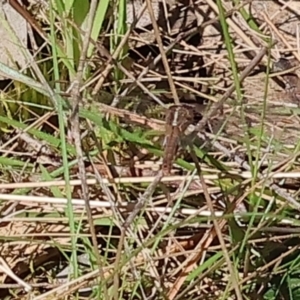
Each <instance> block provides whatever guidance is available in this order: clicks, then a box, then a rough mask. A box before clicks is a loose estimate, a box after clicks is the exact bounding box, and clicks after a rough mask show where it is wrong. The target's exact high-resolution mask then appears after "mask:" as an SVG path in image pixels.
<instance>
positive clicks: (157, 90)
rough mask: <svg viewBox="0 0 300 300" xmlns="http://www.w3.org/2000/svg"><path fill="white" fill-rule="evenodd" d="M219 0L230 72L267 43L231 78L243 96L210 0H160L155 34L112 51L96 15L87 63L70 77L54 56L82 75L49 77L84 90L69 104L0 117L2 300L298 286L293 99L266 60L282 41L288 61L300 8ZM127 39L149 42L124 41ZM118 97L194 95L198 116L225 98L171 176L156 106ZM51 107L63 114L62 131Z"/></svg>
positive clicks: (244, 295) (257, 291)
mask: <svg viewBox="0 0 300 300" xmlns="http://www.w3.org/2000/svg"><path fill="white" fill-rule="evenodd" d="M91 2H92V3H94V2H93V1H91ZM147 2H148V1H146V2H145V3H147ZM220 2H221V3H222V5H223V7H224V10H225V14H226V15H227V24H228V33H229V34H230V37H231V46H232V49H233V53H234V61H235V62H236V65H237V73H236V75H238V76H239V78H240V75H241V73H242V72H243V71H244V70H245V68H246V67H247V66H248V65H249V64H253V61H254V60H253V59H254V57H255V56H256V55H257V54H258V53H259V52H260V51H261V49H262V48H264V47H267V48H268V51H266V52H268V53H267V54H266V55H264V56H263V58H262V60H261V61H259V62H258V63H254V64H253V70H252V71H251V72H250V74H248V76H247V78H246V79H245V80H244V81H243V82H242V84H241V88H242V97H240V95H239V92H238V87H237V85H238V83H237V82H235V81H234V66H233V65H232V64H231V63H230V59H229V57H230V50H229V48H228V45H227V44H226V43H225V35H226V34H225V33H224V30H226V28H225V29H224V27H222V26H221V25H220V23H219V18H218V16H219V15H220V14H219V9H218V6H217V4H216V3H217V1H210V0H206V1H198V2H195V3H194V7H193V6H192V5H191V6H190V7H188V6H187V5H186V4H183V5H182V6H181V7H179V8H173V10H171V8H170V7H168V9H169V10H170V11H171V13H172V16H171V17H170V23H169V24H164V23H165V22H162V21H163V20H165V18H164V12H163V11H159V14H160V18H159V20H158V23H159V24H158V25H159V26H161V27H163V28H164V31H163V33H161V34H160V37H161V39H157V37H158V33H157V32H156V33H153V32H152V35H151V34H150V35H149V32H148V33H147V34H148V35H145V34H144V33H143V32H142V30H141V29H139V30H136V31H135V32H133V31H132V30H131V31H130V30H129V31H128V32H126V31H125V32H121V38H120V39H119V40H117V43H116V46H115V48H113V49H110V48H109V42H108V39H109V36H111V35H112V33H113V32H112V31H111V30H112V26H109V24H108V25H107V24H106V23H104V24H103V27H102V30H101V36H100V37H99V40H100V42H99V44H98V45H97V46H95V48H94V51H93V55H92V59H91V60H89V61H88V60H87V59H86V55H85V54H84V51H83V49H84V47H85V46H87V43H88V39H84V36H82V41H83V42H82V44H80V47H79V48H80V49H79V50H80V54H81V59H79V60H78V64H77V65H76V70H77V71H78V69H79V70H80V67H79V66H80V62H84V63H83V65H82V67H83V69H82V70H83V73H82V74H81V73H80V72H77V73H76V72H75V73H74V74H75V75H74V74H73V75H74V76H73V77H72V76H71V75H70V74H71V72H70V70H68V69H67V67H66V66H65V65H63V66H62V69H60V71H61V73H62V74H61V77H63V78H65V77H66V78H67V79H68V80H69V81H73V83H74V81H75V78H77V80H78V87H77V88H76V86H75V87H74V85H71V82H70V84H69V83H68V84H65V83H64V84H61V85H60V86H59V88H60V91H61V94H62V95H64V96H69V97H71V101H70V102H71V104H72V105H74V104H76V103H77V101H78V100H79V106H80V109H79V112H76V110H74V111H75V114H72V113H71V112H70V111H69V110H67V109H64V111H63V112H60V111H59V110H57V111H54V112H50V113H47V114H46V113H45V114H43V116H39V115H35V116H34V117H33V118H32V119H31V120H30V122H25V121H24V120H21V121H20V123H12V122H10V123H9V122H8V121H7V120H6V119H3V118H2V119H0V122H3V121H5V120H6V121H5V122H7V125H9V128H10V131H8V132H7V133H6V135H3V136H2V137H1V138H2V144H1V146H0V150H1V152H2V154H3V155H2V160H1V162H0V163H1V164H2V166H3V170H2V171H1V183H0V193H1V194H0V199H1V200H2V202H1V216H2V219H0V220H1V227H0V236H1V237H2V245H1V256H0V257H1V261H0V267H1V272H2V275H1V282H2V283H3V284H1V285H0V287H1V290H0V295H1V297H2V298H3V299H5V297H6V298H7V299H22V298H24V299H25V298H27V297H28V295H30V296H32V299H36V300H38V299H63V298H65V299H73V298H74V299H75V298H76V297H77V299H82V298H84V297H86V298H88V297H90V299H200V298H201V299H297V297H299V296H298V294H299V291H298V289H297V284H298V281H297V280H298V273H297V272H298V271H297V270H298V260H299V257H300V256H299V249H298V244H299V229H298V226H299V208H300V204H299V203H298V201H297V200H298V190H299V176H300V173H299V161H298V148H299V133H298V132H299V116H298V113H299V109H298V104H299V103H295V101H294V100H293V101H292V100H291V98H290V95H289V94H288V93H287V92H286V89H285V83H284V82H283V80H282V77H280V76H276V74H275V75H273V74H272V76H271V74H270V72H269V67H270V68H271V65H272V62H273V61H274V60H276V59H278V58H279V57H282V56H284V55H287V54H289V55H291V56H294V58H295V59H299V53H298V44H299V42H298V39H299V37H298V30H297V28H298V27H297V26H298V21H297V16H299V11H300V5H299V4H298V3H297V2H295V1H287V2H283V1H277V2H275V1H245V3H242V4H237V5H238V9H237V8H236V7H234V6H233V5H232V3H229V1H220ZM232 2H234V1H232ZM246 2H247V3H248V4H247V3H246ZM168 3H171V2H168ZM249 3H251V4H249ZM152 4H153V8H154V9H155V1H153V3H152ZM249 5H251V6H249ZM241 9H245V12H244V13H249V14H250V15H251V17H252V21H253V22H255V24H256V26H257V27H255V24H254V23H251V22H250V21H249V22H248V23H247V22H246V21H245V14H244V17H243V12H242V11H241ZM180 11H181V12H180ZM187 11H188V12H187ZM156 13H157V12H156ZM154 15H155V14H154ZM43 16H44V17H45V18H48V17H47V16H46V14H45V15H44V14H43V15H42V16H40V18H39V19H41V18H42V17H43ZM184 16H188V18H185V17H184ZM70 19H71V18H70ZM178 20H180V21H178ZM184 20H186V21H185V23H184ZM44 21H45V19H44ZM46 21H47V22H49V20H48V19H47V20H46ZM70 21H71V20H70ZM56 22H57V23H56V25H57V27H56V29H57V32H56V33H57V36H55V38H56V40H57V41H59V42H61V43H62V45H63V47H66V48H67V45H66V44H64V42H66V41H65V40H63V39H62V40H61V39H60V37H61V36H64V35H63V34H64V30H65V29H66V28H65V27H64V26H68V25H67V24H69V25H70V23H72V22H69V23H68V22H65V20H64V19H63V18H61V16H60V15H59V14H57V15H56ZM152 23H153V20H152ZM58 24H60V26H58ZM176 24H177V25H176ZM178 24H179V25H178ZM196 24H198V26H199V29H198V31H197V32H196V31H195V28H196ZM73 25H74V24H72V26H73ZM110 25H111V24H110ZM164 26H165V27H164ZM168 26H169V31H168ZM40 30H43V31H44V28H42V26H41V29H40ZM60 30H61V31H60ZM120 30H121V29H120ZM149 30H151V26H150V29H149ZM199 30H200V32H201V35H200V36H199V34H198V35H197V34H196V33H198V32H199ZM193 31H195V32H193ZM78 32H79V30H78ZM168 32H169V34H168ZM187 32H188V33H189V34H187ZM190 34H193V35H194V37H193V38H191V39H188V38H187V37H188V36H189V35H190ZM76 38H77V37H76ZM155 38H156V39H155ZM270 38H272V41H270ZM133 40H135V41H137V40H139V42H140V43H141V42H145V41H147V42H151V45H150V46H151V47H150V48H147V46H144V47H143V48H139V49H138V48H134V49H133V48H132V47H136V44H133V42H132V41H133ZM275 40H276V42H277V43H276V44H275V45H273V42H274V41H275ZM128 41H130V42H129V43H127V42H128ZM133 45H134V46H133ZM168 46H170V47H168ZM226 46H227V48H226ZM127 47H128V48H129V49H130V51H129V52H127V51H126V49H128V48H127ZM130 47H131V48H130ZM166 47H168V48H170V49H172V52H171V53H170V52H169V53H166V52H167V51H166ZM149 49H150V50H149ZM51 50H53V48H51ZM122 51H123V54H122ZM35 54H37V53H35ZM127 54H128V56H127V57H126V59H125V58H124V56H122V55H125V56H126V55H127ZM51 55H53V53H52V54H51ZM87 62H88V63H87ZM85 63H87V64H88V72H85V71H86V69H85V67H86V66H87V65H84V64H85ZM60 67H61V65H60ZM53 68H54V70H55V66H54V67H53ZM63 71H64V72H65V73H67V74H68V76H65V73H64V72H63ZM53 72H54V71H53ZM141 74H143V75H141ZM71 77H72V80H70V78H71ZM53 78H55V77H54V75H53ZM136 78H139V81H137V80H136ZM232 85H235V86H236V88H235V89H234V91H233V92H232V93H228V91H229V90H230V87H231V86H232ZM65 86H69V87H70V86H71V87H72V89H70V88H65V89H64V88H62V87H65ZM51 87H52V88H53V89H54V86H51ZM57 87H58V86H55V89H54V90H56V91H57V92H58V90H57ZM70 90H71V96H70ZM104 92H105V93H110V94H111V98H112V99H109V100H112V101H113V103H117V102H119V103H118V104H117V108H112V107H107V106H105V105H103V104H102V105H101V104H99V103H98V102H106V104H107V102H108V99H107V98H106V97H105V96H104ZM80 93H82V94H83V96H84V98H85V99H86V100H84V101H82V100H81V97H80V98H77V97H78V96H79V95H80ZM226 93H227V94H226ZM224 94H225V95H226V97H224ZM119 95H121V96H127V97H128V99H132V98H135V99H138V100H139V101H140V102H141V101H146V100H151V101H152V104H153V106H155V105H156V106H157V103H156V102H155V101H157V100H160V101H162V102H163V104H165V103H176V101H180V102H187V101H192V102H194V103H195V102H198V104H201V107H204V109H203V110H202V111H201V113H202V114H203V115H204V118H205V116H208V115H209V114H210V112H211V111H212V110H213V108H214V107H215V106H216V105H218V103H220V99H222V97H223V100H224V105H222V106H221V107H220V109H218V111H217V113H216V114H213V115H211V116H210V118H209V122H208V123H209V124H205V128H203V129H202V130H201V131H200V132H199V133H198V137H197V138H195V140H194V144H195V147H194V151H195V153H196V155H197V157H198V160H199V161H200V168H199V167H198V168H197V169H196V170H195V168H194V167H195V161H194V160H193V159H191V155H189V154H188V151H183V153H178V154H179V155H178V157H179V158H180V159H178V160H177V161H176V167H175V164H174V170H173V173H172V174H170V175H169V176H162V174H161V173H160V171H159V170H160V168H161V162H160V161H161V160H160V157H161V155H162V151H161V143H160V139H159V138H158V133H155V135H154V136H153V135H152V134H153V132H152V131H151V130H149V128H151V129H155V130H157V129H160V130H164V127H163V125H164V123H163V122H162V121H161V120H157V118H158V114H157V113H154V114H153V116H152V119H150V118H149V117H148V118H143V117H142V116H141V115H140V114H139V112H138V113H136V112H135V111H132V110H130V109H129V108H128V107H127V106H126V105H124V102H122V101H123V100H122V99H123V98H118V96H119ZM51 97H52V96H51V95H50V98H51ZM66 99H69V100H70V98H67V97H66ZM158 106H161V105H158ZM118 107H122V109H120V108H118ZM26 109H28V108H26ZM104 113H105V116H104ZM60 114H61V115H60ZM78 114H79V116H80V122H79V123H78V127H76V126H75V125H76V121H77V120H79V119H77V118H76V116H78ZM0 116H1V117H2V114H1V115H0ZM57 116H67V117H68V119H69V120H71V124H69V125H70V126H69V134H67V135H66V140H64V139H62V136H60V135H59V134H61V133H62V131H61V130H59V129H58V125H57V123H59V122H61V119H60V120H59V122H58V121H57ZM74 116H75V117H74ZM50 117H52V119H50ZM53 119H54V121H53ZM62 119H63V118H62ZM20 124H22V125H24V127H21V125H20ZM28 124H30V125H28ZM45 124H47V126H45ZM60 124H62V123H60ZM198 125H199V124H198ZM28 126H31V127H33V128H34V129H35V130H36V131H34V130H33V129H30V130H29V128H28ZM21 128H22V129H23V130H20V129H21ZM49 128H50V129H49ZM196 128H197V127H196ZM198 129H199V127H198ZM25 131H27V133H25ZM46 133H47V134H46ZM66 133H67V131H66ZM74 137H77V139H76V138H75V139H74ZM63 143H66V146H65V148H64V147H63V146H62V147H61V145H63ZM80 148H83V150H84V151H83V152H82V155H80ZM64 159H67V160H68V161H67V163H66V161H64ZM36 162H37V163H36ZM196 165H197V163H196ZM66 172H67V173H66ZM68 177H69V178H68ZM85 177H86V178H87V181H86V182H85V180H83V179H84V178H85ZM68 186H70V190H68ZM68 197H69V198H70V200H69V202H68V201H67V199H68ZM86 200H88V201H86ZM68 203H69V204H68ZM70 203H71V204H70ZM67 207H69V210H68V209H67ZM89 210H90V212H89ZM86 211H88V213H87V212H86ZM91 228H92V229H93V230H92V229H91ZM96 248H99V249H100V250H99V251H98V250H97V251H96ZM96 253H99V254H96ZM82 254H84V256H81V255H82ZM81 260H82V261H81ZM81 263H83V264H84V265H83V266H82V265H81ZM66 267H67V269H65V271H64V272H65V273H64V275H65V277H64V278H59V274H60V272H61V271H62V270H64V268H66ZM60 275H61V274H60ZM68 275H69V276H70V277H71V278H67V277H68ZM61 276H62V275H61ZM91 287H94V292H93V293H92V294H91V289H90V288H91ZM84 289H85V291H86V292H87V294H88V296H87V294H85V295H83V294H82V293H83V291H84ZM78 292H79V294H78Z"/></svg>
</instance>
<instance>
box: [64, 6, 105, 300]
mask: <svg viewBox="0 0 300 300" xmlns="http://www.w3.org/2000/svg"><path fill="white" fill-rule="evenodd" d="M97 5H98V1H97V0H92V1H91V3H90V10H89V13H88V22H87V30H86V33H85V35H84V40H83V45H82V52H81V55H80V60H79V65H78V69H77V74H76V77H75V80H74V81H73V83H72V90H71V97H72V114H71V118H70V119H71V132H72V136H73V139H74V142H75V148H76V153H77V159H78V168H79V178H80V179H81V182H82V184H81V188H82V194H83V198H84V200H85V208H86V213H87V216H88V222H89V227H90V231H91V236H92V241H93V247H94V254H95V257H96V260H97V265H98V268H99V273H100V277H101V279H102V280H101V281H102V286H103V296H104V299H109V296H108V292H107V288H106V284H105V280H104V273H103V270H102V262H101V257H100V254H99V249H98V243H97V237H96V232H95V226H94V222H93V216H92V211H91V208H90V204H89V188H88V185H87V177H86V172H85V165H84V159H83V152H82V145H81V137H80V126H79V103H80V100H81V97H80V87H81V84H82V77H83V71H84V67H85V62H86V56H87V51H88V47H89V41H90V35H91V31H92V26H93V21H94V16H95V13H96V9H97ZM99 284H100V279H99Z"/></svg>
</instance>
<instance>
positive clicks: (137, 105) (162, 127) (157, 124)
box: [84, 93, 204, 175]
mask: <svg viewBox="0 0 300 300" xmlns="http://www.w3.org/2000/svg"><path fill="white" fill-rule="evenodd" d="M104 96H105V97H106V98H104V99H103V98H102V99H101V98H100V99H99V100H100V101H101V102H100V101H90V104H91V105H93V106H94V107H97V110H99V111H100V112H101V113H104V114H106V113H108V114H111V115H114V116H117V117H120V118H124V119H125V120H127V122H129V123H136V124H141V125H145V126H148V127H150V128H151V129H154V130H158V131H163V132H164V142H163V159H162V171H163V173H164V174H165V175H168V174H170V173H171V169H172V167H173V163H174V160H175V158H176V153H177V151H178V149H179V147H180V142H181V140H182V139H183V137H185V136H186V131H187V129H188V127H189V126H190V125H193V124H194V123H195V121H196V119H197V117H199V115H201V111H203V109H204V106H203V105H199V104H198V105H196V104H187V103H183V104H180V105H175V104H173V105H169V106H166V107H161V106H160V107H159V110H160V111H159V112H158V110H157V105H155V104H154V103H153V101H150V100H148V99H141V98H137V97H136V98H135V97H120V99H119V100H120V104H121V105H122V108H118V107H113V106H110V105H107V104H104V103H103V102H106V103H107V102H108V101H107V97H109V98H110V100H111V99H112V98H111V97H112V96H111V95H106V93H105V94H104ZM103 100H104V101H103ZM130 105H131V109H133V110H134V112H132V110H130V109H128V108H127V109H125V108H124V107H126V106H127V107H129V106H130ZM84 107H86V104H84ZM151 108H152V109H154V111H155V110H156V114H157V113H160V112H161V111H163V112H164V120H161V119H160V118H159V119H157V118H151V117H149V116H147V114H148V115H149V110H151ZM152 113H153V112H152ZM145 115H146V116H145Z"/></svg>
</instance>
